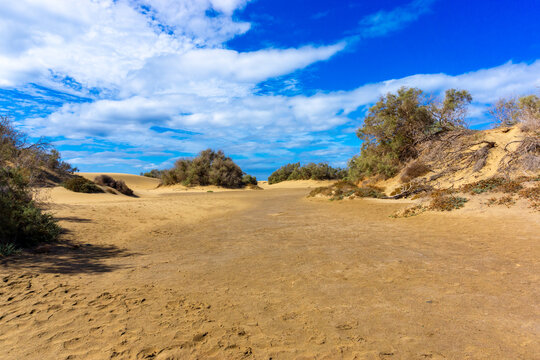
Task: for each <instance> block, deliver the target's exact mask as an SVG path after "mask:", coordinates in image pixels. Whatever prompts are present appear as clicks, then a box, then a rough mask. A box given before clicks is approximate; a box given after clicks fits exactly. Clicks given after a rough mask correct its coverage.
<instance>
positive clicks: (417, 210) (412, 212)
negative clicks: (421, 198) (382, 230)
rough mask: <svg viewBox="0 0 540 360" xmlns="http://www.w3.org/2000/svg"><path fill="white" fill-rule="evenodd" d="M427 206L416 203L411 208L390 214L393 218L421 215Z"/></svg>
mask: <svg viewBox="0 0 540 360" xmlns="http://www.w3.org/2000/svg"><path fill="white" fill-rule="evenodd" d="M426 210H427V208H426V207H425V206H423V205H415V206H412V207H409V208H406V209H405V210H400V211H397V212H395V213H394V214H392V215H390V217H391V218H395V219H397V218H409V217H412V216H417V215H420V214H421V213H423V212H425V211H426Z"/></svg>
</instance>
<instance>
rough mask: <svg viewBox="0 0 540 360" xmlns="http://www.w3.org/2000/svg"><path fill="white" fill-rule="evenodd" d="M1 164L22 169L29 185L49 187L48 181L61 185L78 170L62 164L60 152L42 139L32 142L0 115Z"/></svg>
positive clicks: (64, 163) (6, 118)
mask: <svg viewBox="0 0 540 360" xmlns="http://www.w3.org/2000/svg"><path fill="white" fill-rule="evenodd" d="M0 165H2V166H8V165H9V167H12V168H17V169H19V171H21V172H23V173H24V175H25V176H26V177H27V179H28V182H29V186H43V185H46V184H47V181H48V180H49V179H51V180H52V181H53V182H60V181H62V180H64V179H67V178H69V177H70V176H71V174H72V173H73V172H74V171H77V168H74V167H72V166H71V165H70V164H68V163H66V162H64V161H62V159H61V157H60V153H59V152H58V151H57V150H56V149H54V148H53V147H52V146H51V145H50V144H48V143H47V142H45V141H44V140H43V139H40V140H38V141H37V142H29V141H28V138H27V136H26V135H25V134H24V133H22V132H20V131H17V130H16V129H15V127H14V126H13V123H12V122H11V120H10V119H9V118H8V117H6V116H0Z"/></svg>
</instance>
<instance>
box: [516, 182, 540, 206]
mask: <svg viewBox="0 0 540 360" xmlns="http://www.w3.org/2000/svg"><path fill="white" fill-rule="evenodd" d="M518 195H519V196H520V197H521V198H523V199H527V200H529V202H530V207H531V208H533V209H534V210H540V183H538V184H536V185H534V186H532V187H528V188H525V189H522V190H521V191H520V192H519V193H518Z"/></svg>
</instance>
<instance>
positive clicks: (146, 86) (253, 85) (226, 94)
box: [0, 0, 540, 166]
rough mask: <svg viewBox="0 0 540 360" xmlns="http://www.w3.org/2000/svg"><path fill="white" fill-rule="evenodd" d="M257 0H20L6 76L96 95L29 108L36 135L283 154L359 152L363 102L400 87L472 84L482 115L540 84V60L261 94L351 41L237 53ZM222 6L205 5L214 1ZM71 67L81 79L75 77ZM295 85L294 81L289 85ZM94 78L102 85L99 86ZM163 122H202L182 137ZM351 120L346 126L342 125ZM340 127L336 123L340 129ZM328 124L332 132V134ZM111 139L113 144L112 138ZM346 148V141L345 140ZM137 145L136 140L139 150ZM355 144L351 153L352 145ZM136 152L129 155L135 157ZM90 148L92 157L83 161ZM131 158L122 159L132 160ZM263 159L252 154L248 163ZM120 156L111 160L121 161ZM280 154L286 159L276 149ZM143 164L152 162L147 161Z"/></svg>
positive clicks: (1, 75) (369, 25) (0, 21)
mask: <svg viewBox="0 0 540 360" xmlns="http://www.w3.org/2000/svg"><path fill="white" fill-rule="evenodd" d="M246 3H247V0H152V1H150V0H118V1H113V0H78V1H76V2H75V1H72V0H49V1H46V2H44V1H41V0H17V1H9V2H6V4H3V8H2V12H0V33H1V34H2V35H1V36H0V87H15V88H18V89H22V88H24V87H25V86H28V84H29V83H37V84H38V85H41V86H45V87H48V88H52V89H58V90H62V91H65V92H69V93H71V94H79V95H86V96H89V97H91V100H92V101H91V102H85V103H76V102H70V101H69V100H65V103H64V105H63V106H61V107H60V108H59V109H57V110H56V111H55V112H53V113H52V114H50V115H49V116H45V117H41V118H34V119H28V120H26V121H25V125H26V126H27V127H29V129H30V131H31V132H32V134H34V135H45V136H63V137H66V138H67V139H69V140H68V141H69V142H70V143H71V144H76V143H77V142H80V143H91V144H92V145H94V144H93V139H96V138H99V139H102V140H104V141H107V142H108V143H109V144H121V145H122V146H125V147H131V148H137V150H136V152H137V154H139V156H140V155H141V154H143V153H146V154H157V153H161V154H163V153H168V151H170V150H172V149H173V150H174V151H175V152H182V153H195V152H197V151H200V150H202V149H204V148H206V147H208V146H209V144H212V145H213V146H215V147H221V148H223V149H224V150H226V151H230V152H232V153H233V154H244V155H245V154H252V153H263V154H266V155H265V156H267V157H270V158H273V159H280V158H283V157H291V156H292V155H293V152H294V151H297V150H298V149H301V148H306V147H313V146H316V147H318V150H316V151H312V152H311V153H306V156H308V155H309V156H318V155H321V156H322V155H325V156H333V158H335V159H336V162H337V163H343V159H339V156H338V155H339V154H342V156H348V155H346V154H348V153H350V152H351V147H350V144H345V142H346V140H347V139H349V140H350V138H351V136H352V137H353V136H354V135H353V134H352V133H351V131H350V130H351V128H355V127H357V126H358V125H359V123H358V121H357V119H351V117H352V115H351V114H353V112H354V111H356V110H357V109H359V108H362V107H366V106H367V105H369V104H372V103H373V102H375V101H376V100H377V98H378V97H379V96H381V95H383V94H384V93H386V92H389V91H395V90H397V89H398V88H399V87H401V86H415V87H419V88H422V89H424V90H427V91H433V92H440V91H442V90H445V89H447V88H452V87H454V88H463V89H468V90H469V91H471V93H472V95H473V97H475V100H476V101H477V103H475V104H474V108H473V109H474V114H475V116H479V115H481V112H482V109H483V107H484V106H485V104H487V103H489V102H492V101H493V100H495V99H496V98H498V97H500V96H504V95H519V94H521V93H524V92H528V91H530V90H531V89H534V88H535V87H538V86H540V60H539V61H536V62H535V63H532V64H512V63H507V64H504V65H502V66H499V67H495V68H492V69H485V70H479V71H475V72H471V73H467V74H462V75H458V76H449V75H445V74H423V75H422V74H421V75H414V76H409V77H406V78H402V79H395V80H388V81H384V82H380V83H375V84H367V85H363V86H360V87H359V88H357V89H355V90H352V91H338V92H323V91H320V92H318V93H316V94H315V95H313V96H305V95H296V96H283V95H257V84H258V83H260V82H262V81H265V80H268V79H271V78H275V77H279V76H282V75H286V74H290V73H292V72H294V71H296V70H299V69H303V68H305V67H307V66H309V65H311V64H313V63H316V62H318V61H324V60H327V59H329V58H331V57H332V56H333V55H335V54H336V53H339V52H340V51H342V50H343V49H344V48H345V46H346V44H345V43H343V42H340V43H336V44H333V45H327V46H315V45H307V46H302V47H299V48H291V49H275V48H267V49H262V50H258V51H252V52H238V51H234V50H230V49H227V48H225V47H224V46H223V43H224V41H226V40H228V39H231V38H233V37H234V36H236V35H238V34H242V33H244V32H246V31H248V29H249V24H247V23H243V22H238V21H236V20H234V18H233V14H234V12H235V10H237V9H241V8H242V7H243V6H245V5H246ZM430 3H431V1H427V0H426V1H420V0H417V1H414V2H413V3H411V4H409V5H407V6H405V7H402V8H397V9H395V10H393V11H390V12H379V13H377V14H375V15H372V16H370V17H368V18H365V19H364V21H363V22H362V23H363V24H364V26H365V29H364V31H365V34H371V35H370V36H376V35H377V36H378V35H382V34H384V33H386V32H388V31H391V30H395V29H398V28H400V27H402V26H403V25H404V24H406V23H408V22H411V21H413V20H415V19H416V18H417V17H418V16H419V14H421V13H423V12H425V11H426V9H427V8H428V6H429V4H430ZM211 10H213V11H215V13H214V14H212V16H207V12H208V11H211ZM66 76H67V77H69V78H70V79H73V80H74V81H75V82H78V83H80V84H81V86H80V87H77V86H74V87H71V86H68V85H66V84H65V82H62V81H61V80H62V79H63V78H64V77H66ZM287 86H288V87H289V88H291V87H292V88H293V89H294V88H296V86H297V84H296V83H295V82H294V81H289V82H288V83H286V84H285V85H284V87H287ZM92 88H97V89H98V90H99V94H98V95H93V94H94V93H93V92H92V91H91V90H92ZM153 126H160V127H166V128H171V129H183V130H189V131H192V132H196V133H198V134H197V135H193V136H188V137H186V136H180V135H178V134H176V133H174V132H161V133H159V132H156V131H152V130H151V128H152V127H153ZM340 126H342V127H343V128H346V130H343V131H344V132H345V131H346V132H347V134H348V137H340V136H339V135H340V134H339V133H337V132H336V130H335V129H336V128H337V127H340ZM332 131H334V133H331V132H332ZM324 132H330V133H328V134H325V135H322V134H324ZM105 147H106V146H105ZM340 149H341V150H340ZM134 151H135V150H134ZM343 154H345V155H343ZM122 156H124V157H125V159H128V160H125V159H124V157H122ZM83 157H84V158H86V160H83ZM134 157H135V155H133V153H121V154H120V153H117V156H112V155H111V153H103V152H98V153H97V154H90V153H80V154H79V155H77V153H69V159H71V160H72V161H73V162H74V163H75V165H77V164H97V163H98V162H99V161H102V160H103V159H109V158H110V159H113V160H114V162H115V163H118V164H127V163H133V161H132V160H133V158H134ZM123 159H124V160H123ZM251 160H253V158H250V159H247V160H245V161H246V162H248V161H251ZM111 161H112V160H111ZM276 161H277V160H276ZM137 166H144V162H143V161H142V160H138V161H137Z"/></svg>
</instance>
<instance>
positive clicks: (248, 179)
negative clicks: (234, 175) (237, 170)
mask: <svg viewBox="0 0 540 360" xmlns="http://www.w3.org/2000/svg"><path fill="white" fill-rule="evenodd" d="M242 183H243V184H244V185H246V186H247V185H257V184H258V181H257V178H256V177H255V176H251V175H248V174H245V175H244V176H243V177H242Z"/></svg>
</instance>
